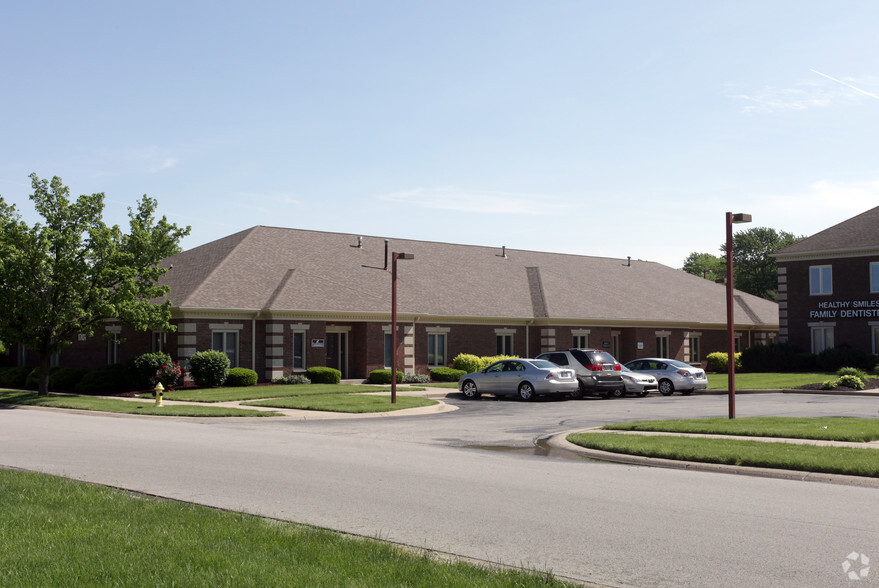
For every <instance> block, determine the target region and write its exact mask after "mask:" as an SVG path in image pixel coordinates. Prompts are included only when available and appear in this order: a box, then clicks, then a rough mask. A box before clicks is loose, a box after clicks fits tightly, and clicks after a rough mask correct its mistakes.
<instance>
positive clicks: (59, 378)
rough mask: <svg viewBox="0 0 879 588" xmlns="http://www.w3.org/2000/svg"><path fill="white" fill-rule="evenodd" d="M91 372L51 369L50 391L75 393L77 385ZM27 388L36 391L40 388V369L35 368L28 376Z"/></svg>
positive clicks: (66, 368)
mask: <svg viewBox="0 0 879 588" xmlns="http://www.w3.org/2000/svg"><path fill="white" fill-rule="evenodd" d="M87 373H89V371H88V370H87V369H85V368H72V367H53V368H49V391H58V392H73V391H74V390H76V385H77V384H78V383H79V381H80V380H82V379H83V378H84V377H85V375H86V374H87ZM25 386H26V387H27V388H32V389H34V390H36V389H37V388H39V387H40V368H34V369H32V370H31V372H30V373H29V374H28V375H27V380H26V381H25Z"/></svg>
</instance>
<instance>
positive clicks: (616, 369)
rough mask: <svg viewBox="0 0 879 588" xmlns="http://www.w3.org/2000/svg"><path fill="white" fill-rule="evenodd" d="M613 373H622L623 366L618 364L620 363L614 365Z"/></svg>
mask: <svg viewBox="0 0 879 588" xmlns="http://www.w3.org/2000/svg"><path fill="white" fill-rule="evenodd" d="M613 371H615V372H621V371H623V366H621V365H620V364H618V363H615V364H613Z"/></svg>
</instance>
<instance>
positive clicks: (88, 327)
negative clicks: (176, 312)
mask: <svg viewBox="0 0 879 588" xmlns="http://www.w3.org/2000/svg"><path fill="white" fill-rule="evenodd" d="M30 178H31V184H32V187H33V190H34V193H33V194H32V195H31V196H30V199H31V201H32V202H33V203H34V208H35V209H36V211H37V213H39V214H40V216H42V217H43V219H45V222H44V223H39V222H38V223H35V224H34V226H32V227H30V226H28V225H27V224H26V223H25V222H23V221H22V220H21V217H20V215H19V214H18V212H17V211H16V209H15V206H13V205H9V204H7V203H6V202H5V201H4V200H3V198H2V197H0V231H2V232H0V339H2V340H4V341H16V342H19V343H21V344H23V345H25V346H26V347H27V348H28V349H30V350H32V351H35V352H36V353H38V354H39V355H40V383H39V394H41V395H46V394H48V393H49V364H50V360H51V357H52V355H53V354H55V353H58V352H59V351H61V350H62V349H64V348H65V347H67V346H68V345H70V344H71V343H72V342H73V340H74V337H76V336H77V334H79V333H83V334H85V335H92V334H94V332H95V331H96V330H99V329H101V328H102V327H103V322H104V320H105V319H118V320H120V321H122V322H124V323H126V324H128V325H130V326H132V327H134V328H136V329H138V330H147V329H156V330H172V325H170V324H169V320H170V318H171V310H170V309H171V302H170V301H169V300H165V301H164V302H162V303H155V302H154V301H155V300H156V299H160V298H163V297H166V296H167V294H168V292H169V288H168V287H167V286H164V285H160V284H159V283H158V280H159V278H160V277H162V276H163V275H164V274H165V273H166V272H167V271H168V270H167V269H166V268H163V267H160V266H159V263H160V262H161V260H162V259H164V258H165V257H167V256H169V255H173V254H174V253H178V252H179V251H180V247H179V242H180V239H181V238H183V237H185V236H186V235H188V234H189V231H190V228H189V227H185V228H180V227H178V226H177V225H175V224H171V223H169V222H168V221H167V219H166V218H165V217H162V218H161V220H158V221H156V220H155V219H154V217H153V214H154V212H155V210H156V206H157V202H156V200H154V199H152V198H149V197H147V196H146V195H144V196H143V198H142V199H141V200H140V202H139V203H138V206H137V210H132V209H131V208H129V209H128V217H129V227H130V230H129V232H128V233H127V234H125V233H123V232H122V231H121V230H120V229H119V227H118V225H114V226H112V227H109V226H107V225H106V224H104V222H103V220H102V215H103V211H104V194H103V193H98V194H91V195H82V196H80V197H79V198H78V199H77V200H76V201H75V202H71V200H70V197H69V189H68V188H67V186H65V185H63V184H62V183H61V178H58V177H54V178H52V181H51V183H50V182H49V181H48V180H44V179H40V178H38V177H37V175H36V174H31V175H30Z"/></svg>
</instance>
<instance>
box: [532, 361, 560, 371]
mask: <svg viewBox="0 0 879 588" xmlns="http://www.w3.org/2000/svg"><path fill="white" fill-rule="evenodd" d="M531 365H533V366H534V367H539V368H543V369H551V368H556V367H559V366H557V365H556V364H554V363H553V362H551V361H546V360H545V359H535V360H533V361H532V362H531Z"/></svg>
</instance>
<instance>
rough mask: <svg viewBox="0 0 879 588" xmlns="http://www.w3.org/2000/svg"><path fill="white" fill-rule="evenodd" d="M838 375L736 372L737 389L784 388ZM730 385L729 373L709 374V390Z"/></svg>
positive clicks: (816, 381)
mask: <svg viewBox="0 0 879 588" xmlns="http://www.w3.org/2000/svg"><path fill="white" fill-rule="evenodd" d="M834 377H836V376H835V375H834V374H833V373H832V372H827V373H824V372H819V373H805V374H782V373H766V374H748V373H741V374H740V373H738V372H736V390H784V389H787V388H796V387H797V386H803V385H804V384H815V383H820V382H824V381H827V380H829V379H831V378H834ZM728 387H729V380H728V375H727V374H726V373H723V374H708V389H709V390H726V389H727V388H728Z"/></svg>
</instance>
